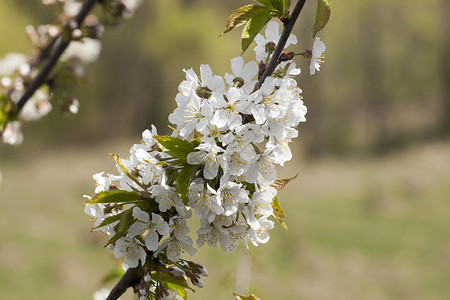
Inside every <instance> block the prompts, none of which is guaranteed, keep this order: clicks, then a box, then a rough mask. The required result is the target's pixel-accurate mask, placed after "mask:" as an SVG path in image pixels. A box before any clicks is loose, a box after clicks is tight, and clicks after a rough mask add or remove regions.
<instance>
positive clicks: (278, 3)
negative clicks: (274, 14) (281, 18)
mask: <svg viewBox="0 0 450 300" xmlns="http://www.w3.org/2000/svg"><path fill="white" fill-rule="evenodd" d="M270 2H272V6H273V8H274V9H275V10H277V11H279V12H280V13H283V12H284V5H285V3H284V0H270Z"/></svg>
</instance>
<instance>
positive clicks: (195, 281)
mask: <svg viewBox="0 0 450 300" xmlns="http://www.w3.org/2000/svg"><path fill="white" fill-rule="evenodd" d="M190 278H191V282H192V284H193V285H195V286H197V287H199V288H202V287H203V281H202V279H201V278H200V276H199V275H197V274H193V276H191V277H190Z"/></svg>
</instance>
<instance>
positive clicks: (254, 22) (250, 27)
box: [242, 10, 273, 52]
mask: <svg viewBox="0 0 450 300" xmlns="http://www.w3.org/2000/svg"><path fill="white" fill-rule="evenodd" d="M272 18H273V15H272V14H271V12H270V11H268V10H266V11H263V12H260V13H258V14H256V15H254V16H253V17H252V18H251V19H250V20H249V21H248V22H247V24H246V25H245V27H244V30H243V31H242V52H245V50H247V48H248V47H249V46H250V44H251V43H252V42H253V40H254V39H255V36H256V35H257V34H258V33H259V32H260V31H261V29H262V28H263V27H264V25H266V24H267V23H268V22H269V21H270V19H272Z"/></svg>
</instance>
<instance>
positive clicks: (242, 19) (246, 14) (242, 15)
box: [220, 4, 271, 35]
mask: <svg viewBox="0 0 450 300" xmlns="http://www.w3.org/2000/svg"><path fill="white" fill-rule="evenodd" d="M270 11H271V9H268V8H267V7H264V6H260V5H253V4H249V5H245V6H242V7H240V8H238V9H236V10H235V11H234V12H233V13H232V14H231V15H230V16H229V17H228V20H227V24H226V25H225V29H224V30H223V32H222V33H221V34H220V35H223V34H225V33H227V32H229V31H231V30H233V29H235V28H237V27H239V26H242V25H244V24H246V23H247V22H248V21H249V20H250V19H251V18H253V17H254V16H256V15H257V14H260V13H263V12H266V13H270Z"/></svg>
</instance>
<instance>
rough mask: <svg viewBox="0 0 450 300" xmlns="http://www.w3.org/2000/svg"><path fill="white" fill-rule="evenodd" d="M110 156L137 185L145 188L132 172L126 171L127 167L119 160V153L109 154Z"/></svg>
mask: <svg viewBox="0 0 450 300" xmlns="http://www.w3.org/2000/svg"><path fill="white" fill-rule="evenodd" d="M109 155H110V156H111V157H112V158H114V160H115V161H116V164H117V165H118V166H119V168H120V169H121V170H122V172H123V173H124V174H125V175H126V176H127V177H128V178H130V179H131V180H133V181H134V182H135V183H136V184H137V185H138V186H140V187H142V188H143V189H145V187H144V186H143V185H142V183H141V182H140V181H139V180H138V179H137V178H136V177H135V176H133V175H132V174H130V172H129V171H128V169H127V168H126V167H125V166H124V165H123V163H122V161H121V160H120V157H119V155H116V154H112V153H110V154H109Z"/></svg>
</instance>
